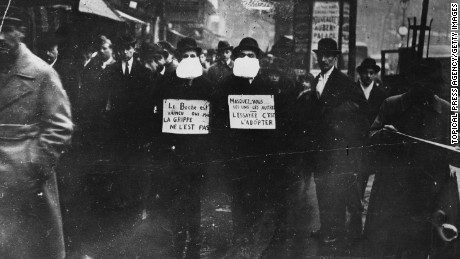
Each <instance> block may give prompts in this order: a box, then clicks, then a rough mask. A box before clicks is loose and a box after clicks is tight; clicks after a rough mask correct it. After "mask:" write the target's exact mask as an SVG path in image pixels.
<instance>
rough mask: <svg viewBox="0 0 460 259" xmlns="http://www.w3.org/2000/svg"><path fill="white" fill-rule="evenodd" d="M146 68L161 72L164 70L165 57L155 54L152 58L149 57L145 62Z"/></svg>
mask: <svg viewBox="0 0 460 259" xmlns="http://www.w3.org/2000/svg"><path fill="white" fill-rule="evenodd" d="M145 63H146V66H147V67H148V68H150V69H151V70H152V71H158V72H161V70H163V68H164V66H165V64H166V61H165V58H164V57H163V55H159V54H155V55H153V56H152V57H149V58H147V59H146V60H145Z"/></svg>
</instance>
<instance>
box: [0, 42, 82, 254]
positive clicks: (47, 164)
mask: <svg viewBox="0 0 460 259" xmlns="http://www.w3.org/2000/svg"><path fill="white" fill-rule="evenodd" d="M72 128H73V125H72V121H71V116H70V105H69V100H68V98H67V95H66V93H65V91H64V89H63V88H62V85H61V81H60V80H59V76H58V74H57V73H56V71H54V70H53V69H52V68H51V67H50V66H49V65H48V64H46V63H45V62H44V61H42V60H41V59H39V58H38V57H37V56H35V55H34V54H32V53H31V52H30V50H29V49H28V48H27V47H26V46H25V45H23V44H20V46H19V49H18V58H17V59H16V61H15V63H14V64H13V67H12V68H11V70H10V72H9V73H7V74H1V73H0V183H1V184H0V193H1V197H2V198H1V199H0V218H1V219H2V220H1V222H0V230H1V232H2V235H1V237H0V257H1V258H64V256H65V250H64V240H63V235H62V221H61V213H60V208H59V198H58V197H59V196H58V189H57V181H56V175H55V173H54V170H53V168H54V167H55V165H56V161H57V159H58V158H59V156H60V155H61V154H62V152H63V151H64V148H65V145H66V144H68V142H69V140H70V137H71V133H72Z"/></svg>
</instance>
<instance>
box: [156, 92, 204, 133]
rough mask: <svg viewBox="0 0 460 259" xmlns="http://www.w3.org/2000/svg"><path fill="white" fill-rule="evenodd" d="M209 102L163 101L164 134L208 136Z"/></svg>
mask: <svg viewBox="0 0 460 259" xmlns="http://www.w3.org/2000/svg"><path fill="white" fill-rule="evenodd" d="M209 106H210V105H209V102H208V101H204V100H181V99H164V100H163V129H162V131H163V132H164V133H173V134H208V133H209V110H210V109H209V108H210V107H209Z"/></svg>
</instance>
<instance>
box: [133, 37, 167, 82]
mask: <svg viewBox="0 0 460 259" xmlns="http://www.w3.org/2000/svg"><path fill="white" fill-rule="evenodd" d="M168 55H169V54H168V52H166V51H164V50H163V48H162V47H161V46H160V45H158V44H154V43H149V42H144V43H143V44H142V46H141V53H140V57H141V61H142V62H143V64H144V66H145V67H146V68H147V69H148V70H149V71H150V72H151V76H152V80H155V81H158V80H159V79H160V78H161V77H162V76H163V75H164V74H165V70H166V58H167V57H168Z"/></svg>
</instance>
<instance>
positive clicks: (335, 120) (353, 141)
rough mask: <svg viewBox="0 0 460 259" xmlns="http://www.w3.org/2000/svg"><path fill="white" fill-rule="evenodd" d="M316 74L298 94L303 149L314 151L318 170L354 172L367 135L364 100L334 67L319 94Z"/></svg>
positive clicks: (322, 172)
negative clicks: (310, 84) (305, 138)
mask: <svg viewBox="0 0 460 259" xmlns="http://www.w3.org/2000/svg"><path fill="white" fill-rule="evenodd" d="M318 79H319V75H318V76H317V77H316V78H315V80H314V82H313V87H312V91H310V92H307V93H306V94H305V96H303V97H301V98H299V104H298V106H299V107H298V108H297V109H298V110H299V111H300V114H299V116H300V119H301V121H303V122H304V126H303V127H304V129H305V130H304V131H305V132H306V134H309V143H305V146H306V147H307V149H314V150H318V151H319V150H323V151H319V152H315V153H314V156H315V159H314V160H315V163H316V167H317V173H318V174H320V175H321V174H324V173H337V172H347V171H349V172H355V171H356V168H357V166H359V165H358V164H357V163H358V161H360V160H361V152H360V151H359V150H360V149H359V148H356V147H359V146H362V145H363V143H365V141H366V139H367V132H368V129H369V123H368V122H367V119H366V100H365V99H364V97H362V96H361V95H359V94H358V92H357V91H356V87H355V83H354V82H353V81H352V80H351V79H350V78H348V77H347V76H346V75H345V74H343V73H341V72H340V71H339V70H337V69H336V68H334V70H333V71H332V73H331V75H330V76H329V79H328V81H327V82H326V85H325V87H324V90H323V93H322V95H321V97H319V98H318V96H317V94H316V86H317V84H318Z"/></svg>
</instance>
